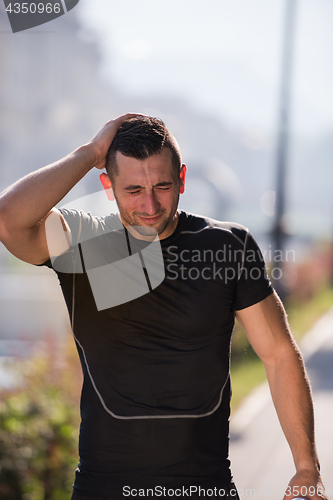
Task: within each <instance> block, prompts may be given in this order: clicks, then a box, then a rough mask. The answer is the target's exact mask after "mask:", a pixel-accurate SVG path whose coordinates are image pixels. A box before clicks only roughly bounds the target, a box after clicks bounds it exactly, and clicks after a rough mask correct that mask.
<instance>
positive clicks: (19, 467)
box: [0, 339, 81, 500]
mask: <svg viewBox="0 0 333 500" xmlns="http://www.w3.org/2000/svg"><path fill="white" fill-rule="evenodd" d="M46 345H47V349H46V350H47V352H46V353H44V354H43V355H40V356H38V357H36V358H34V359H32V360H29V361H27V360H25V361H22V360H21V361H20V362H18V364H19V366H20V383H19V384H18V385H17V386H16V387H15V388H14V389H11V390H1V393H0V499H6V500H51V499H52V500H68V498H70V494H71V491H72V484H73V481H74V471H75V469H76V467H77V461H78V451H77V441H78V428H79V409H78V403H79V393H80V383H81V372H80V367H79V362H78V357H77V354H76V353H75V346H74V342H72V341H71V345H70V346H69V345H66V346H65V347H63V348H61V349H55V347H56V346H55V344H54V342H53V341H52V340H50V339H49V340H48V341H47V342H46Z"/></svg>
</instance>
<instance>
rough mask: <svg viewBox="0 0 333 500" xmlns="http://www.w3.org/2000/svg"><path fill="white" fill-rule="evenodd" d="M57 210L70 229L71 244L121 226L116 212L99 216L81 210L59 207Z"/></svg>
mask: <svg viewBox="0 0 333 500" xmlns="http://www.w3.org/2000/svg"><path fill="white" fill-rule="evenodd" d="M59 211H60V212H61V214H62V216H63V217H64V219H65V220H66V222H67V223H68V225H69V227H70V229H71V232H72V236H73V244H75V243H78V242H83V241H85V240H87V239H91V238H94V237H96V236H101V235H103V234H105V233H107V232H111V231H115V230H117V229H122V227H123V226H122V223H121V221H120V219H119V217H118V215H117V214H109V215H105V216H101V217H100V216H96V215H92V214H91V212H84V211H82V210H74V209H68V208H61V209H59Z"/></svg>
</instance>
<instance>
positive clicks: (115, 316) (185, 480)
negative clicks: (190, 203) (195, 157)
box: [0, 114, 326, 500]
mask: <svg viewBox="0 0 333 500" xmlns="http://www.w3.org/2000/svg"><path fill="white" fill-rule="evenodd" d="M93 167H96V168H98V169H103V168H104V167H106V169H107V173H105V172H104V173H102V174H101V175H100V179H101V182H102V184H103V187H104V189H105V191H106V194H107V196H108V198H109V199H113V198H115V199H116V202H117V205H118V208H119V213H120V215H119V218H118V216H117V215H113V214H111V215H110V216H107V217H95V216H92V215H91V214H90V213H88V214H85V213H82V212H77V211H71V210H61V211H59V210H58V209H56V208H54V206H55V205H56V204H58V203H59V202H60V200H61V199H62V198H63V197H64V196H65V195H66V194H67V193H68V192H69V191H70V189H72V187H73V186H74V185H75V184H76V183H77V182H78V181H79V180H80V179H82V177H84V175H85V174H86V173H87V172H88V171H89V170H91V169H92V168H93ZM185 176H186V166H185V164H183V163H182V161H181V156H180V151H179V147H178V145H177V143H176V141H175V139H174V138H173V136H172V135H171V133H170V132H169V131H168V130H167V129H166V128H165V125H164V124H163V122H161V121H160V120H158V119H156V118H152V117H147V116H144V115H135V114H127V115H123V116H121V117H119V118H117V119H115V120H111V121H110V122H108V123H107V124H106V125H105V126H104V127H103V128H102V129H101V130H100V131H99V132H98V134H97V135H96V136H95V137H94V138H93V139H92V141H91V142H90V143H89V144H86V145H84V146H82V147H80V148H78V149H77V150H76V151H74V152H73V153H72V154H70V155H69V156H67V157H66V158H64V159H62V160H60V161H59V162H56V163H54V164H52V165H50V166H47V167H44V168H42V169H40V170H38V171H36V172H34V173H32V174H30V175H28V176H26V177H24V178H23V179H21V180H19V181H18V182H17V183H15V184H14V185H13V186H11V187H10V188H8V189H7V190H6V191H5V192H4V193H3V194H2V195H1V198H0V216H1V217H0V237H1V241H2V242H3V243H4V244H5V245H6V247H7V248H8V250H9V251H11V252H12V253H13V254H14V255H15V256H16V257H18V258H20V259H22V260H24V261H26V262H30V263H32V264H35V265H41V264H46V265H48V266H50V267H53V268H54V269H55V270H56V272H57V274H58V277H59V280H60V284H61V286H62V290H63V293H64V297H65V300H66V303H67V306H68V310H69V313H70V317H71V320H72V328H73V333H74V338H75V341H76V344H77V348H78V352H79V356H80V360H81V363H82V368H83V373H84V384H83V389H82V398H81V415H82V424H81V428H80V447H79V448H80V449H79V451H80V463H79V467H78V469H77V471H76V479H75V485H74V493H73V499H76V500H78V499H84V498H87V497H88V498H89V497H90V498H96V499H102V498H104V500H105V498H110V499H111V498H112V499H115V498H126V497H134V496H150V497H152V496H155V497H156V498H157V497H159V496H171V495H175V496H180V497H184V498H186V497H188V496H191V497H192V498H200V497H204V496H205V495H206V496H213V497H223V496H224V497H235V496H236V495H237V493H236V490H235V487H234V486H233V484H232V482H231V481H232V477H231V472H230V468H229V465H230V463H229V460H228V431H229V430H228V420H229V400H230V377H229V350H230V337H231V332H232V328H233V324H234V317H235V316H236V317H237V318H238V320H239V322H240V323H241V324H242V326H243V327H244V329H245V331H246V333H247V335H248V337H249V340H250V342H251V344H252V346H253V348H254V349H255V351H256V352H257V354H258V355H259V356H260V358H261V359H262V361H263V363H264V365H265V369H266V372H267V377H268V380H269V384H270V388H271V393H272V397H273V401H274V404H275V407H276V410H277V413H278V416H279V419H280V422H281V426H282V428H283V431H284V433H285V435H286V438H287V440H288V443H289V445H290V448H291V451H292V453H293V457H294V462H295V466H296V474H295V475H294V477H293V478H292V479H291V481H290V483H289V485H290V489H291V492H292V493H291V496H290V497H289V498H292V497H295V496H298V495H297V489H298V490H299V491H302V494H303V496H307V497H310V496H311V497H313V498H314V499H315V500H319V498H326V497H325V494H324V493H323V494H321V491H322V490H323V485H322V481H321V478H320V473H319V462H318V458H317V454H316V449H315V442H314V423H313V407H312V400H311V392H310V387H309V383H308V380H307V377H306V374H305V371H304V365H303V362H302V359H301V356H300V353H299V351H298V349H297V347H296V345H295V343H294V341H293V339H292V337H291V334H290V332H289V329H288V325H287V320H286V315H285V312H284V309H283V306H282V304H281V302H280V300H279V298H278V297H277V295H276V293H275V292H274V291H273V289H272V287H271V285H270V283H269V280H268V278H267V276H266V273H265V269H264V264H263V260H262V256H261V254H260V251H259V249H258V247H257V245H256V243H255V241H254V240H253V238H252V236H251V235H250V234H249V233H248V231H247V230H246V229H245V228H243V227H242V226H239V225H237V224H231V223H220V222H218V221H213V220H211V219H208V218H204V217H199V216H194V215H191V214H187V213H185V212H179V211H177V206H178V199H179V195H180V194H182V193H183V192H184V186H185ZM156 234H158V236H159V242H160V247H161V251H162V255H163V261H164V267H165V277H164V276H163V277H162V280H159V281H158V280H157V279H155V282H154V276H155V274H156V272H155V271H156V269H155V270H154V269H153V268H154V266H153V265H150V264H151V263H152V262H153V261H154V262H155V261H157V260H158V256H157V253H155V254H153V257H152V261H151V263H149V262H148V261H149V259H148V260H147V255H148V254H149V251H150V250H149V249H150V245H152V244H153V243H154V242H155V243H156V238H155V236H156ZM64 236H65V237H64ZM127 252H128V253H127ZM133 262H136V263H138V262H139V263H141V264H142V268H141V269H142V276H143V275H144V277H145V280H146V282H145V283H146V284H145V285H144V286H143V285H142V283H140V279H141V278H140V276H139V274H138V275H137V276H135V277H134V278H133V276H132V271H130V272H129V273H128V274H131V276H130V277H128V276H126V272H127V271H126V270H124V269H123V270H122V271H123V274H119V272H120V268H121V266H122V265H123V264H124V263H125V264H124V265H125V267H126V266H127V265H128V266H130V269H131V270H132V269H134V268H135V266H134V267H131V266H132V263H133ZM141 264H140V266H141ZM115 265H116V268H117V269H116V271H114V270H115V267H114V266H115ZM117 266H118V267H117ZM119 266H120V267H119ZM123 267H124V266H123ZM157 267H158V266H157ZM151 269H153V271H152V272H151ZM109 272H111V273H112V272H116V273H118V274H116V275H117V276H118V277H119V276H120V277H121V278H120V279H119V280H118V281H117V280H116V285H117V287H118V288H119V293H120V289H121V288H122V287H123V289H122V293H124V297H125V298H124V299H122V301H120V302H119V301H118V303H117V293H116V294H113V295H112V293H113V292H112V289H111V288H110V287H111V286H113V283H112V280H109V278H108V276H109V275H108V274H107V273H109ZM135 272H136V271H135ZM135 272H134V274H135ZM154 273H155V274H154ZM142 276H141V277H142ZM132 278H133V279H132ZM131 279H132V281H131ZM128 280H129V281H128ZM110 282H111V283H110ZM123 282H126V283H130V284H129V285H128V286H125V287H124V286H123ZM154 283H155V284H154ZM140 287H141V288H140ZM145 287H146V288H145ZM132 288H133V289H134V298H133V299H132V300H128V297H129V296H131V297H133V295H131V293H132V292H133V290H132ZM115 301H116V302H115ZM277 473H278V471H277ZM314 490H315V493H314V494H313V491H314ZM289 491H290V490H289ZM295 493H296V494H295ZM287 498H288V497H287V495H286V496H285V500H286V499H287Z"/></svg>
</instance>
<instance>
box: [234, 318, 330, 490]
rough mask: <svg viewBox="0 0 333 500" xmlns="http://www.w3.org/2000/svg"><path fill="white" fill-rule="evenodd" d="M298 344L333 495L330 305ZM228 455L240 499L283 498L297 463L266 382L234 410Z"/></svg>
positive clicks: (325, 477) (326, 481) (324, 472)
mask: <svg viewBox="0 0 333 500" xmlns="http://www.w3.org/2000/svg"><path fill="white" fill-rule="evenodd" d="M300 348H301V351H302V353H303V356H304V359H305V363H306V367H307V370H308V374H309V377H310V381H311V386H312V390H313V396H314V405H315V417H316V440H317V448H318V453H319V458H320V461H321V470H322V477H323V481H324V484H325V487H326V489H327V493H328V497H329V498H330V499H333V309H331V310H330V311H329V312H328V313H326V314H325V315H324V316H323V317H322V318H321V319H320V320H319V321H318V322H317V323H316V324H315V326H314V327H313V328H312V330H311V331H310V332H309V333H308V334H307V335H306V337H305V338H304V339H303V341H302V342H301V344H300ZM230 457H231V462H232V470H233V475H234V480H235V483H236V485H237V488H238V490H239V492H240V494H241V497H242V498H243V500H245V499H246V498H252V499H254V498H256V499H265V498H266V499H267V500H278V499H279V500H281V499H282V497H283V495H282V490H284V489H285V487H286V486H287V485H288V482H289V480H290V479H291V477H292V476H293V475H294V473H295V472H294V471H295V468H294V464H293V460H292V456H291V453H290V451H289V448H288V445H287V442H286V440H285V438H284V435H283V433H282V431H281V429H280V426H279V422H278V419H277V417H276V414H275V410H274V408H273V405H272V403H271V400H270V395H269V390H268V386H267V384H265V385H263V386H261V387H260V388H258V389H257V390H256V391H255V393H254V394H253V395H251V396H250V398H248V399H247V401H245V402H244V405H243V406H242V408H240V410H239V411H238V412H236V413H235V415H233V416H232V419H231V442H230ZM246 490H248V491H246ZM250 490H251V491H250Z"/></svg>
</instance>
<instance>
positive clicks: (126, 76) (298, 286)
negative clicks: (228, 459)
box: [0, 0, 333, 500]
mask: <svg viewBox="0 0 333 500" xmlns="http://www.w3.org/2000/svg"><path fill="white" fill-rule="evenodd" d="M332 25H333V4H332V2H331V1H329V0H316V2H314V1H313V0H302V2H296V0H286V1H285V0H270V2H267V1H266V0H251V1H249V0H232V1H231V0H207V1H205V2H199V1H198V0H191V1H189V0H182V1H181V2H179V1H176V0H169V1H168V2H156V1H155V0H141V1H140V2H138V1H134V0H127V1H126V2H114V1H113V0H98V2H96V1H93V0H80V2H79V4H78V5H77V6H76V7H75V8H74V9H73V10H71V11H70V12H69V13H67V14H65V15H64V16H62V17H60V18H58V19H56V20H54V21H52V22H50V23H48V24H45V25H42V26H40V27H38V28H33V29H30V30H27V31H23V32H20V33H16V34H13V33H12V32H11V29H10V25H9V21H8V19H7V16H6V12H5V7H4V5H3V3H0V110H1V115H0V161H1V163H0V165H1V167H0V191H2V190H3V189H5V188H6V187H7V186H8V185H10V184H11V183H13V182H14V181H16V180H17V179H18V178H20V177H22V176H24V175H25V174H27V173H29V172H31V171H33V170H35V169H37V168H40V167H42V166H44V165H46V164H49V163H52V162H53V161H56V160H58V159H60V158H61V157H63V156H65V155H66V154H68V153H69V152H71V151H72V150H74V149H75V148H77V147H78V146H80V145H81V144H83V143H86V142H87V141H89V140H90V138H91V137H92V136H93V135H94V134H95V132H96V131H97V130H98V129H99V128H100V127H101V126H102V125H103V123H104V122H106V121H107V120H109V119H111V118H113V117H115V116H117V115H119V114H122V113H125V112H127V111H135V112H141V113H144V114H151V115H155V116H159V117H161V118H162V119H163V120H164V121H165V123H166V124H167V126H168V127H169V128H170V130H171V131H172V132H173V134H174V135H175V137H176V138H177V140H178V142H179V145H180V148H181V150H182V155H183V161H184V162H185V163H186V164H187V166H188V178H187V179H188V182H187V189H186V192H185V194H184V195H183V196H182V197H181V203H180V207H181V208H182V209H184V210H188V211H192V212H194V213H197V214H203V215H206V216H210V217H212V218H215V219H219V220H233V221H236V222H238V223H240V224H243V225H245V226H247V227H248V228H249V229H250V230H251V232H252V234H253V235H254V236H255V238H256V239H257V241H258V242H259V244H260V246H261V248H262V250H263V253H264V257H265V260H266V262H267V265H268V267H269V268H270V272H271V273H272V271H273V270H274V269H275V268H276V267H277V268H279V269H282V268H283V269H282V270H283V273H282V275H281V276H282V278H281V279H279V280H277V281H276V283H275V284H276V287H277V288H278V289H279V291H280V293H281V295H282V296H283V297H284V300H285V304H286V306H287V308H288V312H289V317H290V320H291V323H292V328H293V332H294V334H295V336H296V337H298V336H299V337H301V336H302V334H304V333H305V332H306V331H307V330H308V329H309V328H310V326H311V325H312V324H313V323H314V321H315V320H316V319H317V318H318V317H319V316H320V315H321V314H323V313H324V312H325V310H327V309H328V308H329V307H330V306H331V304H332V299H333V294H332V290H331V283H332V281H333V278H332V263H333V257H332V249H331V246H332V237H333V199H332V190H333V165H332V158H333V154H332V153H333V140H332V139H333V93H332V88H333V64H332V58H331V48H332V45H333V30H332ZM99 190H100V183H99V179H98V172H97V171H92V172H90V173H89V174H88V175H87V176H86V177H85V178H84V179H83V180H82V181H81V182H80V183H79V185H77V186H76V187H75V188H74V189H73V190H72V192H71V193H70V194H69V195H68V196H67V197H66V198H65V199H64V200H63V201H62V202H61V203H60V205H59V206H63V205H64V204H66V205H68V206H73V204H74V202H75V200H77V198H81V197H85V196H87V195H89V194H92V193H95V192H96V191H99ZM103 196H104V195H103V194H101V203H100V204H98V203H97V204H96V206H95V207H89V209H90V210H91V211H92V212H94V210H95V213H96V215H99V214H103V213H107V210H108V207H107V204H106V203H104V201H103V202H102V197H103ZM103 200H104V198H103ZM83 203H84V202H83V201H82V204H83ZM82 208H86V207H85V206H84V204H83V205H82ZM278 251H279V252H280V254H277V252H278ZM277 255H279V256H280V258H279V259H277V258H275V260H274V257H276V256H277ZM277 261H278V262H277ZM278 276H279V277H280V274H278ZM273 277H274V276H273ZM69 332H70V327H69V321H68V318H67V311H66V309H65V305H64V301H63V298H62V294H61V291H60V288H59V286H58V282H57V279H56V277H55V276H54V274H53V272H52V271H50V270H49V269H44V268H37V267H34V266H29V265H27V264H24V263H22V262H20V261H18V260H17V259H16V258H14V257H13V256H11V255H10V254H9V252H8V251H7V250H6V249H5V248H4V247H3V246H2V245H1V244H0V385H1V387H2V388H3V391H5V392H4V394H5V393H6V394H7V395H8V398H14V400H13V401H14V402H13V401H12V403H10V401H9V403H8V405H7V406H6V408H4V407H3V408H2V410H1V408H0V414H1V411H2V416H3V418H4V419H5V417H6V415H7V417H8V419H9V420H10V419H11V418H12V416H13V412H14V414H15V415H16V414H17V415H21V416H22V414H23V413H24V411H26V412H27V416H26V418H30V416H31V415H34V414H40V412H42V410H41V408H42V407H43V404H44V403H40V402H36V408H37V410H36V408H35V413H33V411H32V410H31V408H30V407H29V405H28V406H26V407H25V406H24V405H23V406H22V404H21V403H18V401H19V400H22V398H21V396H18V395H17V394H16V392H15V391H18V390H19V389H17V387H18V386H20V384H19V383H18V379H16V378H15V375H14V374H13V371H12V370H10V369H9V364H10V361H11V360H13V359H15V360H16V361H19V362H20V363H21V365H20V366H21V368H22V366H23V365H22V363H23V364H24V363H26V364H24V366H25V368H24V369H23V368H22V370H23V372H22V370H21V372H20V373H21V375H22V373H24V374H26V375H24V377H27V380H30V379H29V377H33V380H34V384H36V387H39V389H40V386H38V383H37V382H36V378H34V377H36V376H37V375H38V374H37V375H36V373H35V371H34V370H33V369H32V368H31V364H30V365H29V360H31V359H35V358H34V357H35V356H37V358H38V359H39V357H40V356H41V355H42V354H43V355H44V356H45V355H46V356H47V352H48V353H49V354H50V353H52V356H51V358H52V359H54V357H55V356H54V353H55V352H57V349H59V350H61V349H65V350H66V353H67V354H66V356H65V358H66V359H67V357H68V356H70V355H69V354H68V349H69V350H70V349H71V348H70V347H68V345H67V339H68V337H69ZM50 345H51V346H52V348H50ZM64 346H65V347H64ZM59 352H60V351H59ZM61 352H62V351H61ZM45 353H46V354H45ZM70 359H71V363H70V367H67V368H66V369H68V370H74V372H73V376H72V378H73V380H77V378H76V377H77V376H78V375H77V369H78V366H77V364H76V362H73V360H72V357H71V356H70ZM233 359H234V372H235V384H236V383H237V380H238V378H240V379H241V380H244V377H243V373H244V372H243V371H242V370H244V367H245V369H246V373H247V378H248V379H251V382H249V387H247V386H246V387H244V383H242V384H241V388H240V391H239V401H240V400H241V399H242V397H244V395H246V394H247V393H248V392H249V390H250V389H251V388H252V387H253V386H255V385H256V384H258V383H259V382H260V380H261V379H262V377H263V370H262V368H257V360H256V359H255V355H254V354H253V352H252V351H251V348H250V347H249V345H248V343H247V341H246V339H245V338H244V336H243V334H242V332H241V331H240V329H239V328H236V330H235V335H234V344H233ZM8 363H9V364H8ZM250 364H251V366H252V365H253V367H254V368H253V373H257V371H258V370H259V375H254V376H253V380H252V378H251V376H249V375H248V374H249V365H250ZM37 365H38V366H42V368H40V371H39V372H38V373H39V377H40V380H42V379H45V380H50V384H51V386H52V384H53V383H55V382H54V381H55V380H56V378H57V377H55V376H54V373H56V372H57V369H58V365H56V366H53V364H52V363H49V366H51V365H52V366H53V368H52V370H53V372H52V373H53V375H52V376H51V375H50V376H49V378H48V377H46V375H45V371H43V370H45V369H46V367H45V365H43V363H42V364H41V365H39V364H38V363H37ZM74 365H75V367H74V368H73V366H74ZM11 366H13V365H11ZM251 369H252V368H251ZM14 371H15V370H14ZM78 377H79V376H78ZM78 380H79V378H78ZM52 381H53V382H52ZM62 383H64V382H62ZM79 384H80V382H78V385H79ZM21 386H22V380H21ZM52 387H53V386H52ZM20 390H21V389H20ZM52 390H53V389H52ZM52 390H51V393H52ZM58 390H59V387H56V384H55V386H54V391H58ZM70 390H71V391H72V388H71V389H70ZM242 391H243V392H242ZM64 392H66V391H65V389H64V387H62V388H61V390H60V393H64ZM234 392H236V391H235V390H234ZM52 394H53V393H52ZM70 394H72V393H70ZM6 397H7V396H6ZM235 397H236V398H237V396H235ZM15 398H16V399H15ZM32 399H33V398H32ZM11 404H12V406H11ZM20 404H21V406H20ZM237 404H238V400H237V399H236V403H235V405H236V406H237ZM15 405H16V406H15ZM38 405H41V406H38ZM65 406H66V405H65ZM236 406H235V407H236ZM15 408H16V409H15ZM20 408H21V410H20ZM24 408H25V410H24ZM38 408H39V409H38ZM19 410H20V411H21V413H20V411H19ZM6 412H7V413H6ZM15 412H16V413H15ZM22 412H23V413H22ZM29 412H30V413H29ZM31 412H32V413H31ZM36 412H37V413H36ZM7 417H6V418H7ZM67 417H68V416H67ZM67 417H66V415H65V416H64V422H65V421H66V418H67ZM17 418H18V417H17ZM20 418H21V417H20ZM22 418H23V417H22ZM31 418H32V417H31ZM68 418H69V417H68ZM71 418H72V417H71ZM73 418H74V421H75V419H77V418H78V415H77V414H76V416H74V417H73ZM60 420H61V419H60ZM22 421H23V422H24V420H22ZM3 422H5V420H3ZM4 425H5V424H4ZM6 425H7V424H6ZM22 425H23V427H24V426H25V424H22ZM61 425H62V424H61ZM61 425H60V424H59V426H58V427H56V428H57V429H58V430H57V431H56V430H54V429H53V430H52V431H49V434H47V432H46V435H49V436H51V437H50V440H51V441H50V442H52V443H53V444H54V442H56V443H58V445H59V447H58V448H57V446H58V445H57V446H56V445H54V446H53V448H52V446H51V445H50V449H49V451H47V450H46V451H45V453H46V456H48V455H47V453H51V455H50V457H51V458H49V461H50V464H51V465H50V467H51V469H52V467H53V468H57V467H58V469H59V470H60V465H59V464H60V462H61V459H60V458H59V457H61V456H62V451H61V450H62V448H61V446H63V445H61V444H59V443H60V442H62V441H61V439H62V438H61V439H60V437H61V436H62V435H63V434H62V433H65V434H66V432H67V431H68V429H67V431H66V430H65V431H63V430H61V429H62V427H61ZM64 425H65V424H64ZM14 427H15V425H14ZM23 427H22V429H23ZM17 428H19V426H18V427H17ZM22 429H21V431H17V432H18V434H17V436H18V437H17V436H16V438H15V439H16V440H17V441H18V444H20V443H19V442H21V441H20V440H22V442H23V441H24V440H25V439H28V438H27V437H24V436H23V434H24V433H23V430H22ZM73 429H75V422H74V424H73ZM8 432H9V431H8ZM11 432H14V431H11ZM57 432H59V435H58V434H57ZM68 432H69V431H68ZM73 432H75V431H73ZM22 433H23V434H22ZM69 433H70V434H71V433H72V431H70V432H69ZM9 434H10V433H9ZM6 436H7V435H6ZM6 436H5V437H3V439H2V438H1V437H0V443H4V442H6V440H8V439H9V440H10V439H11V438H9V437H8V436H7V437H6ZM20 436H21V437H20ZM52 436H53V437H52ZM57 436H58V437H57ZM59 436H60V437H59ZM71 436H72V434H71ZM72 437H73V436H72ZM72 437H71V439H72ZM58 438H59V439H58ZM1 439H2V440H1ZM15 439H14V441H15ZM31 439H32V438H31ZM52 439H53V441H52ZM57 439H58V441H59V440H60V441H59V442H58V441H57ZM31 443H33V441H31ZM31 443H30V444H25V445H24V446H23V445H22V446H21V445H20V446H21V448H20V447H19V448H20V449H23V452H22V453H23V455H22V453H21V452H19V451H17V450H16V451H15V452H14V451H13V452H11V453H12V455H13V456H14V455H15V453H18V456H19V458H17V457H16V455H15V456H14V458H13V460H12V461H9V462H10V463H9V462H8V463H7V462H6V461H5V464H6V463H7V465H5V466H4V465H3V463H2V470H8V471H11V472H8V474H9V476H8V477H15V478H16V479H15V480H14V483H15V482H16V483H17V484H18V481H21V479H20V480H19V479H17V478H18V477H22V478H23V479H22V481H23V482H22V485H23V486H20V488H21V489H20V488H18V489H17V491H16V493H15V492H14V493H13V491H14V490H13V491H11V490H9V489H7V490H5V489H3V491H5V493H3V491H2V490H1V487H2V486H1V477H2V483H3V485H4V484H5V480H4V479H3V477H4V476H1V475H0V498H6V499H8V500H10V499H11V498H13V499H16V498H17V499H21V498H22V499H23V500H31V499H34V500H39V499H47V498H53V499H58V498H59V499H62V498H67V497H66V493H63V492H64V491H67V490H66V488H67V489H68V488H69V486H68V484H69V483H70V481H71V480H70V479H69V480H68V481H69V482H68V481H67V483H66V485H60V486H59V485H58V486H57V488H58V489H57V490H55V489H54V490H52V487H53V486H47V485H48V484H49V483H48V481H49V482H50V480H49V479H47V477H48V476H47V474H46V476H45V477H46V479H45V478H44V479H43V480H42V479H39V480H38V481H39V483H38V481H37V479H36V480H35V479H34V480H32V479H31V477H32V476H31V477H30V476H29V474H30V472H31V470H32V469H33V466H32V465H31V464H32V463H34V462H33V461H34V460H35V459H36V460H37V458H36V457H35V455H34V451H33V449H34V446H33V444H31ZM64 446H65V448H66V445H64ZM55 449H56V450H58V451H57V452H54V450H55ZM29 450H30V451H29ZM50 450H51V451H50ZM52 450H53V451H52ZM59 450H60V451H59ZM20 453H21V455H20ZM24 453H25V455H24ZM52 453H53V455H52ZM54 453H55V454H54ZM4 456H7V459H8V453H7V452H4ZM15 457H16V458H15ZM43 460H44V459H43ZM52 460H53V462H52ZM57 460H58V461H57ZM0 461H1V452H0ZM7 461H8V460H7ZM74 461H75V457H74ZM52 464H55V465H52ZM57 464H58V465H57ZM4 467H5V468H4ZM6 467H7V469H6ZM37 469H38V467H37ZM37 469H36V470H37ZM38 470H39V469H38ZM28 471H29V473H28ZM44 472H45V471H44ZM6 474H7V473H6ZM11 474H12V476H11ZM15 474H16V476H15ZM36 474H37V473H36ZM41 474H42V473H41ZM62 474H64V473H63V472H62ZM37 475H38V474H37ZM6 477H7V476H6ZM36 477H37V476H36ZM38 477H41V476H38ZM24 478H25V479H24ZM27 478H28V479H27ZM6 481H7V480H6ZM8 481H9V480H8ZM8 481H7V483H8V484H9V482H8ZM24 481H25V482H24ZM34 481H35V483H36V484H37V483H38V484H37V486H31V485H32V484H35V483H34ZM16 483H15V484H16ZM26 484H28V486H26ZM29 485H30V486H29ZM3 488H5V487H4V486H3ZM8 488H9V487H8ZM29 488H30V489H29ZM31 488H32V489H31ZM33 488H35V489H33ZM50 488H51V489H50ZM54 488H55V487H54ZM51 490H52V491H53V492H52V491H51ZM6 491H7V492H6ZM49 491H51V493H49ZM54 491H58V493H54ZM8 492H9V493H8ZM1 494H2V495H3V496H1ZM6 495H7V496H6ZM10 495H12V496H10ZM15 495H16V496H15ZM48 495H49V496H48Z"/></svg>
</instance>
